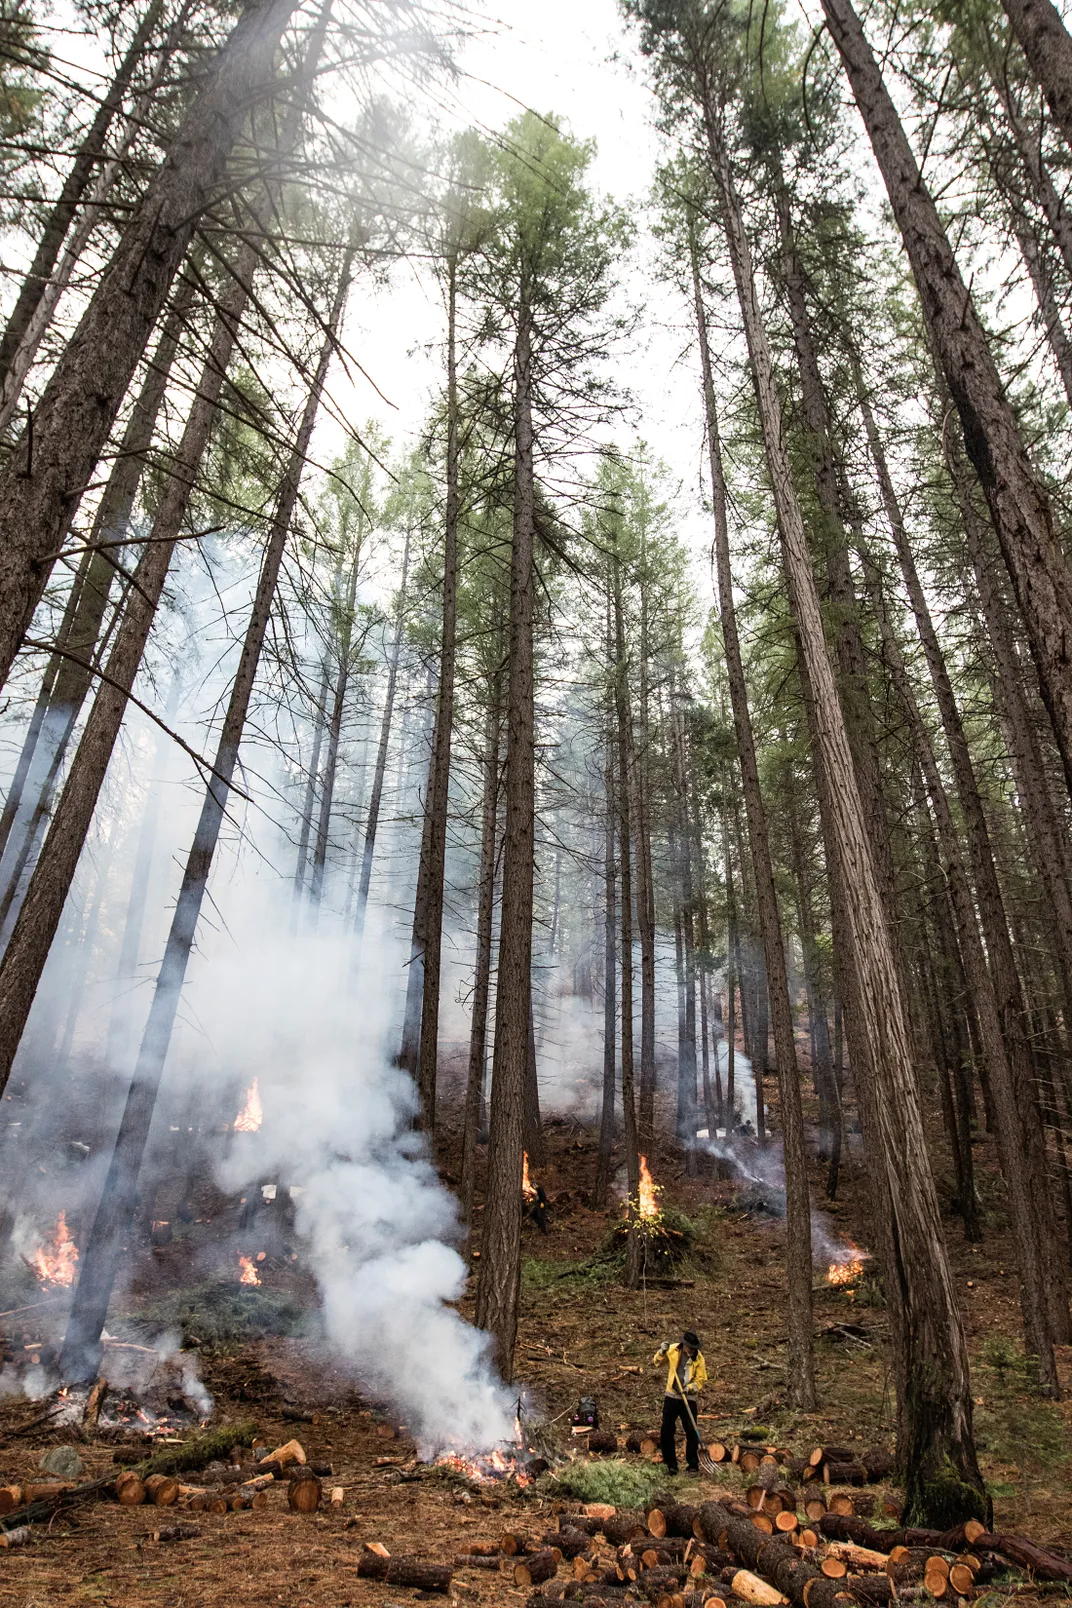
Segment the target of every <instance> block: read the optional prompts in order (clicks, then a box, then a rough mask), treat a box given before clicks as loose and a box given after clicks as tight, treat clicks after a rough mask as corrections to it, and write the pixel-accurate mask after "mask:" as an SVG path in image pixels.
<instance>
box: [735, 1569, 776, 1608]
mask: <svg viewBox="0 0 1072 1608" xmlns="http://www.w3.org/2000/svg"><path fill="white" fill-rule="evenodd" d="M730 1587H731V1589H732V1591H733V1594H734V1596H735V1597H740V1599H741V1601H742V1602H751V1603H757V1604H759V1605H760V1608H773V1605H774V1604H775V1603H783V1602H788V1601H789V1598H788V1597H785V1596H783V1595H782V1593H781V1592H780V1591H779V1590H778V1589H777V1587H775V1586H771V1585H768V1583H767V1582H766V1580H761V1579H760V1577H759V1575H756V1574H752V1573H751V1571H750V1570H748V1569H738V1570H737V1572H736V1574H735V1575H734V1577H733V1579H732V1580H731V1581H730Z"/></svg>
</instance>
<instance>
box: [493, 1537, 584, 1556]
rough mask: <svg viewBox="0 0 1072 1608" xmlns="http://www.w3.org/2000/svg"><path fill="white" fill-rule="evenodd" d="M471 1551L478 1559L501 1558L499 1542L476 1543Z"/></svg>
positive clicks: (557, 1543) (557, 1544)
mask: <svg viewBox="0 0 1072 1608" xmlns="http://www.w3.org/2000/svg"><path fill="white" fill-rule="evenodd" d="M587 1539H588V1538H587V1536H586V1537H585V1541H586V1542H587ZM548 1545H550V1543H548ZM555 1545H556V1546H561V1545H562V1542H561V1541H556V1542H555ZM469 1551H470V1552H471V1553H472V1554H473V1556H474V1557H477V1558H497V1557H498V1556H499V1543H498V1542H497V1541H474V1542H473V1543H472V1545H471V1546H470V1548H469Z"/></svg>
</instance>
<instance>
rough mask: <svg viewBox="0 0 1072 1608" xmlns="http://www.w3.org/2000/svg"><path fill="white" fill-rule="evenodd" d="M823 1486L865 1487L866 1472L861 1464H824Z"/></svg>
mask: <svg viewBox="0 0 1072 1608" xmlns="http://www.w3.org/2000/svg"><path fill="white" fill-rule="evenodd" d="M823 1484H824V1485H866V1484H867V1470H866V1468H864V1465H863V1464H862V1463H824V1464H823Z"/></svg>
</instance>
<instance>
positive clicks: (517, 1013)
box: [476, 287, 536, 1379]
mask: <svg viewBox="0 0 1072 1608" xmlns="http://www.w3.org/2000/svg"><path fill="white" fill-rule="evenodd" d="M528 295H529V291H528V288H527V287H523V289H522V294H521V297H520V303H519V308H518V328H517V336H516V340H515V345H514V519H513V544H512V553H511V561H510V654H509V682H508V688H507V704H506V720H507V740H506V825H505V834H506V841H505V849H504V853H503V875H502V905H501V916H500V934H499V970H498V985H497V990H496V1009H495V1049H494V1054H493V1058H492V1084H491V1113H490V1131H489V1141H488V1187H487V1197H486V1202H485V1207H484V1239H483V1245H482V1252H481V1261H480V1280H479V1283H478V1285H477V1300H476V1321H477V1323H478V1325H479V1326H480V1327H481V1328H482V1329H487V1330H488V1331H489V1333H490V1334H491V1335H492V1337H493V1340H494V1344H495V1353H496V1360H497V1362H498V1365H499V1368H500V1370H501V1372H502V1374H503V1377H504V1378H506V1379H509V1378H510V1377H511V1376H512V1374H513V1360H514V1343H515V1341H516V1338H517V1310H518V1299H519V1296H520V1289H521V1175H522V1156H523V1152H524V1117H525V1112H524V1108H525V1076H526V1066H527V1057H528V1040H529V1012H530V1007H531V1000H532V885H533V860H534V852H535V787H536V752H535V707H534V699H533V644H532V629H533V580H534V536H535V518H536V487H535V476H534V464H533V429H532V386H533V363H532V333H533V331H532V310H531V307H530V305H529V301H528Z"/></svg>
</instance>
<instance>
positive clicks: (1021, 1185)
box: [868, 564, 1059, 1395]
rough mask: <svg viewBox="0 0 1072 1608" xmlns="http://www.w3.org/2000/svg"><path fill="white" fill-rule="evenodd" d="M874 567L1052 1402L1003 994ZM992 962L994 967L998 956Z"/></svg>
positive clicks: (1054, 1388)
mask: <svg viewBox="0 0 1072 1608" xmlns="http://www.w3.org/2000/svg"><path fill="white" fill-rule="evenodd" d="M868 567H869V581H868V584H869V589H870V591H871V598H872V603H873V606H874V609H875V614H876V617H877V618H878V621H879V626H880V629H881V631H882V643H883V650H884V655H885V658H886V662H887V664H888V666H889V668H890V671H891V674H892V676H893V681H894V685H895V687H896V689H897V693H898V696H899V698H900V700H901V703H902V706H903V708H904V711H905V715H906V717H907V720H908V723H909V728H910V730H911V733H912V741H913V746H914V748H915V751H916V757H917V759H918V761H919V764H920V767H921V769H922V771H923V776H924V780H925V781H926V784H927V791H928V793H929V795H930V799H931V806H932V808H933V809H934V812H935V819H936V821H937V824H938V834H939V841H940V843H941V847H942V857H943V859H944V861H945V870H946V876H947V877H948V879H949V893H950V898H951V901H952V905H953V910H954V913H955V917H956V922H957V937H958V939H959V942H960V952H961V955H962V956H963V960H964V969H965V972H966V974H967V978H968V983H969V986H970V988H971V993H972V1001H973V1004H974V1007H975V1013H976V1020H977V1023H978V1027H979V1035H980V1039H981V1041H982V1049H983V1054H984V1056H985V1057H986V1065H987V1073H988V1076H989V1081H990V1088H991V1092H992V1094H993V1097H994V1102H995V1107H996V1114H997V1140H998V1152H999V1155H1000V1157H1001V1169H1002V1173H1003V1175H1004V1178H1005V1189H1006V1195H1007V1198H1008V1202H1009V1215H1010V1216H1011V1218H1012V1224H1013V1234H1014V1236H1015V1239H1016V1249H1017V1263H1018V1267H1019V1273H1020V1303H1021V1309H1022V1312H1023V1321H1024V1336H1025V1340H1026V1342H1027V1350H1028V1353H1029V1355H1031V1356H1033V1357H1035V1358H1037V1366H1038V1371H1039V1380H1040V1383H1041V1384H1042V1387H1043V1389H1044V1390H1045V1391H1046V1393H1047V1394H1048V1395H1057V1394H1058V1393H1059V1391H1058V1383H1057V1369H1056V1365H1055V1363H1054V1356H1053V1337H1052V1333H1051V1329H1050V1318H1049V1309H1048V1302H1047V1276H1048V1272H1049V1270H1048V1269H1047V1267H1046V1266H1045V1263H1044V1261H1043V1255H1042V1249H1041V1246H1040V1243H1039V1237H1038V1234H1037V1231H1036V1224H1035V1219H1034V1204H1033V1202H1032V1198H1031V1196H1032V1191H1031V1189H1030V1185H1029V1184H1028V1182H1027V1167H1026V1166H1025V1161H1024V1145H1023V1137H1022V1129H1021V1124H1020V1120H1019V1115H1018V1111H1017V1104H1018V1094H1017V1090H1016V1086H1015V1080H1014V1075H1013V1070H1012V1066H1011V1061H1010V1056H1009V1053H1008V1050H1007V1037H1006V1035H1005V1034H1004V1033H1003V1031H1002V1014H1001V1010H1000V1007H999V1001H998V995H997V992H996V990H995V986H994V983H993V980H992V975H991V972H990V971H988V969H987V964H986V955H985V954H984V951H983V944H982V940H981V938H980V936H979V929H978V926H977V925H976V914H975V903H974V901H973V899H972V893H971V888H970V885H969V882H968V876H967V872H966V870H965V867H964V862H963V860H962V858H961V853H960V843H959V839H958V835H957V829H956V825H955V823H954V820H953V814H952V811H951V810H950V808H949V801H948V798H947V796H946V792H945V788H944V787H943V785H942V781H941V777H940V775H939V771H938V765H937V762H936V760H935V756H934V750H933V748H932V746H931V742H930V738H929V736H928V733H927V730H926V727H925V726H924V724H923V719H922V716H921V714H920V711H919V707H918V705H917V703H916V699H915V695H914V693H913V691H912V686H911V683H910V681H909V677H908V672H907V670H906V668H905V665H904V661H903V659H902V657H901V651H900V645H899V644H898V642H897V639H896V637H895V636H894V633H893V628H892V626H891V623H890V620H889V615H888V613H887V610H886V604H885V598H884V597H883V595H882V590H881V585H880V582H879V579H878V575H877V572H876V570H875V568H874V565H873V564H869V566H868ZM980 904H981V901H980ZM991 962H992V963H993V955H992V954H991Z"/></svg>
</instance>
